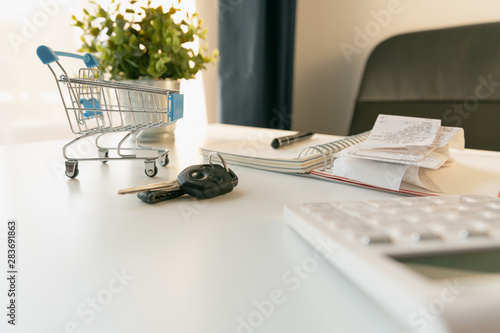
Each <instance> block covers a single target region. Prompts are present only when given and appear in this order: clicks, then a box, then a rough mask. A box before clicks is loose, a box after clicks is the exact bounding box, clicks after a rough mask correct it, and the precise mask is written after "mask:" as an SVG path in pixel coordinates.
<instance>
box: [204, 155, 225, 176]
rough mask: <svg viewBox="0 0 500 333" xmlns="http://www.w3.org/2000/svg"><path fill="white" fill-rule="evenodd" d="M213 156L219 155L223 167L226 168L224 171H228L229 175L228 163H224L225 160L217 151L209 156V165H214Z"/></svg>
mask: <svg viewBox="0 0 500 333" xmlns="http://www.w3.org/2000/svg"><path fill="white" fill-rule="evenodd" d="M213 155H217V157H218V158H219V160H220V161H221V162H222V165H223V166H224V169H226V172H227V173H229V168H228V167H227V164H226V161H224V159H223V158H222V156H220V154H219V153H218V152H216V151H213V152H211V153H210V154H209V155H208V163H210V164H212V156H213Z"/></svg>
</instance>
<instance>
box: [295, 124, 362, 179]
mask: <svg viewBox="0 0 500 333" xmlns="http://www.w3.org/2000/svg"><path fill="white" fill-rule="evenodd" d="M370 132H371V131H366V132H363V133H359V134H356V135H351V136H348V137H345V138H343V139H339V140H335V141H331V142H328V143H324V144H321V145H314V146H308V147H304V148H303V149H302V150H301V151H300V152H299V158H300V157H301V156H302V154H309V153H311V152H312V151H316V152H319V153H320V154H321V156H322V157H323V161H324V163H323V168H322V169H321V171H325V170H326V169H327V168H331V167H333V161H334V160H335V158H336V157H337V155H338V153H340V152H341V151H342V150H344V149H346V148H349V147H351V146H354V145H356V144H358V143H361V142H363V141H365V140H366V138H368V136H369V135H370Z"/></svg>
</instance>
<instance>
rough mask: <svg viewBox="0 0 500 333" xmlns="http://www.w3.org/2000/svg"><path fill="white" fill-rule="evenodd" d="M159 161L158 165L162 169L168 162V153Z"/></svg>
mask: <svg viewBox="0 0 500 333" xmlns="http://www.w3.org/2000/svg"><path fill="white" fill-rule="evenodd" d="M159 161H160V165H161V166H163V167H164V166H167V164H168V162H169V160H168V153H166V154H165V155H163V156H162V157H160V159H159Z"/></svg>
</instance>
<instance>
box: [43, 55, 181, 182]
mask: <svg viewBox="0 0 500 333" xmlns="http://www.w3.org/2000/svg"><path fill="white" fill-rule="evenodd" d="M36 52H37V55H38V57H39V58H40V60H41V61H42V63H43V64H45V65H47V66H48V67H49V69H50V71H51V72H52V74H53V75H54V77H55V79H56V83H57V88H58V90H59V93H60V95H61V99H62V102H63V105H64V109H65V111H66V116H67V118H68V122H69V125H70V127H71V130H72V131H73V133H75V134H80V136H79V137H78V138H76V139H74V140H72V141H71V142H69V143H68V144H66V145H65V146H64V147H63V156H64V158H65V159H66V162H65V164H66V171H65V173H66V176H68V177H69V178H74V177H76V176H77V175H78V172H79V171H78V161H82V160H94V161H101V162H103V163H105V162H107V161H108V160H118V159H143V160H144V165H145V173H146V175H147V176H149V177H154V176H155V175H156V173H157V172H158V168H157V166H156V160H158V161H159V163H160V165H161V166H165V165H167V164H168V149H152V148H151V147H147V146H142V145H141V144H140V136H141V135H142V133H143V131H144V130H145V129H149V128H156V127H162V126H167V125H169V124H172V123H173V122H175V121H176V120H178V119H180V118H182V116H183V106H184V96H183V95H182V94H179V91H177V90H170V89H160V88H155V87H148V86H141V85H134V84H126V83H122V82H115V81H106V80H103V79H102V75H101V72H100V71H99V70H98V69H97V68H93V67H97V65H98V62H97V60H96V58H95V57H94V56H92V55H91V54H89V53H87V54H85V55H83V56H82V55H77V54H72V53H67V52H58V51H52V50H51V49H50V48H49V47H47V46H43V45H42V46H39V47H38V48H37V51H36ZM58 56H66V57H72V58H77V59H81V60H83V61H84V63H85V65H86V67H87V68H81V69H80V70H79V72H78V77H77V78H70V77H69V76H68V74H67V73H66V70H65V69H64V68H63V67H62V66H61V64H60V63H59V58H58ZM53 63H55V64H57V66H53V67H55V69H54V68H52V66H51V64H53ZM56 71H58V72H60V73H58V74H60V75H59V76H58V74H56ZM117 132H125V134H124V135H123V137H122V138H121V140H120V141H119V143H118V144H117V145H116V146H114V147H104V146H103V145H102V144H101V143H100V142H102V141H104V140H103V138H102V137H103V135H105V134H108V133H117ZM134 134H137V135H134ZM91 136H95V145H96V148H97V153H96V155H98V156H96V157H75V156H73V157H68V148H69V147H70V146H72V145H74V144H75V143H76V142H78V141H80V140H82V139H84V138H88V137H91ZM131 136H132V138H133V137H135V143H134V146H133V147H130V143H129V142H128V141H127V139H129V138H130V137H131ZM126 141H127V144H125V142H126ZM129 141H130V140H129ZM110 152H112V154H110ZM73 155H75V154H73Z"/></svg>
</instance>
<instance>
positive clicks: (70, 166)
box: [64, 161, 80, 178]
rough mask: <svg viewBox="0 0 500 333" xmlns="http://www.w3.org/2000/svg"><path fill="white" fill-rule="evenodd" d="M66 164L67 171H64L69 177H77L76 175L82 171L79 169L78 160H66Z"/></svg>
mask: <svg viewBox="0 0 500 333" xmlns="http://www.w3.org/2000/svg"><path fill="white" fill-rule="evenodd" d="M65 165H66V171H64V173H65V174H66V176H68V177H69V178H75V177H76V176H78V174H79V173H80V171H79V170H78V162H77V161H66V163H65Z"/></svg>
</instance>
